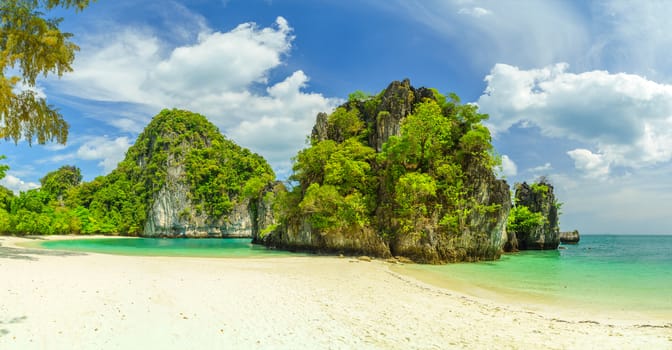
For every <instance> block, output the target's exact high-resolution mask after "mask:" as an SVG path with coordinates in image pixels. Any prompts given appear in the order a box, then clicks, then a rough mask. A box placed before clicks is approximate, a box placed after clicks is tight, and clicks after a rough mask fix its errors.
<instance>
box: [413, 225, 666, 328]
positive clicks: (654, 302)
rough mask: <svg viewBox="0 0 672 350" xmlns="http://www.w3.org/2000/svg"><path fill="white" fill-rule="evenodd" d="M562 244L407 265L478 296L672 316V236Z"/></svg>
mask: <svg viewBox="0 0 672 350" xmlns="http://www.w3.org/2000/svg"><path fill="white" fill-rule="evenodd" d="M561 248H564V249H559V250H557V251H526V252H520V253H516V254H508V255H504V256H503V257H502V259H501V260H499V261H494V262H482V263H471V264H453V265H444V266H423V265H409V266H407V267H405V269H407V270H409V271H410V272H411V273H413V272H416V273H420V274H421V275H422V276H423V277H424V278H421V279H425V280H427V281H429V282H438V284H442V282H443V283H444V285H445V286H447V287H450V285H451V284H452V285H453V286H457V287H458V289H460V290H462V291H465V292H466V293H470V292H471V293H472V294H477V295H479V296H485V297H496V298H504V299H506V298H513V299H526V300H538V301H540V302H541V303H544V304H554V305H556V306H562V305H567V306H579V307H595V308H600V309H610V310H619V311H625V312H642V313H644V314H647V313H650V314H655V315H657V316H661V317H668V316H669V317H668V319H671V320H672V236H612V235H604V236H602V235H599V236H598V235H595V236H582V237H581V242H580V243H579V244H577V245H561Z"/></svg>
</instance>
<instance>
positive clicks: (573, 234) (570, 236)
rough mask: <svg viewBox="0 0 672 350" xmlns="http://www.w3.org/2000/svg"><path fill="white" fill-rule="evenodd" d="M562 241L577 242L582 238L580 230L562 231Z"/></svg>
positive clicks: (566, 242) (567, 242)
mask: <svg viewBox="0 0 672 350" xmlns="http://www.w3.org/2000/svg"><path fill="white" fill-rule="evenodd" d="M559 237H560V242H561V243H565V244H576V243H579V241H580V240H581V236H580V235H579V231H578V230H574V231H569V232H560V235H559Z"/></svg>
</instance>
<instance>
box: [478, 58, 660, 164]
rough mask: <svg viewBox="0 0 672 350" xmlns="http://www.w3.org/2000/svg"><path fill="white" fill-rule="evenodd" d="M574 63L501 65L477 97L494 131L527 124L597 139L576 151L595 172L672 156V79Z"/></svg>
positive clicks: (577, 160) (560, 134)
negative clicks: (574, 67) (571, 66)
mask: <svg viewBox="0 0 672 350" xmlns="http://www.w3.org/2000/svg"><path fill="white" fill-rule="evenodd" d="M567 69H568V66H567V64H556V65H553V66H548V67H545V68H541V69H531V70H522V69H519V68H517V67H513V66H510V65H506V64H497V65H495V66H494V68H492V71H491V72H490V75H488V76H487V77H486V79H485V80H486V82H487V84H488V86H487V88H486V90H485V93H484V94H483V95H482V96H481V97H480V98H479V100H478V105H479V107H480V109H481V110H482V111H483V112H485V113H488V114H489V115H490V119H489V120H488V126H489V127H490V128H491V129H492V130H494V131H495V135H496V134H497V132H499V131H504V130H507V129H509V128H510V127H511V126H513V125H515V124H519V123H521V125H525V124H527V125H534V126H537V127H539V128H540V130H541V132H542V133H543V134H544V135H546V136H551V137H561V138H567V139H571V140H575V141H580V142H583V143H585V144H588V145H592V146H594V147H595V149H596V151H589V150H585V149H584V150H575V151H571V152H570V153H569V155H570V156H571V157H572V158H573V159H574V161H575V164H576V166H577V168H579V169H581V170H584V171H587V172H588V173H590V174H592V175H604V173H605V172H608V171H609V169H610V168H612V167H613V166H622V167H631V168H641V167H644V166H649V165H652V164H656V163H660V162H667V161H669V160H670V159H672V85H665V84H659V83H656V82H653V81H650V80H647V79H645V78H643V77H640V76H637V75H632V74H623V73H620V74H610V73H608V72H606V71H590V72H585V73H580V74H574V73H569V72H567Z"/></svg>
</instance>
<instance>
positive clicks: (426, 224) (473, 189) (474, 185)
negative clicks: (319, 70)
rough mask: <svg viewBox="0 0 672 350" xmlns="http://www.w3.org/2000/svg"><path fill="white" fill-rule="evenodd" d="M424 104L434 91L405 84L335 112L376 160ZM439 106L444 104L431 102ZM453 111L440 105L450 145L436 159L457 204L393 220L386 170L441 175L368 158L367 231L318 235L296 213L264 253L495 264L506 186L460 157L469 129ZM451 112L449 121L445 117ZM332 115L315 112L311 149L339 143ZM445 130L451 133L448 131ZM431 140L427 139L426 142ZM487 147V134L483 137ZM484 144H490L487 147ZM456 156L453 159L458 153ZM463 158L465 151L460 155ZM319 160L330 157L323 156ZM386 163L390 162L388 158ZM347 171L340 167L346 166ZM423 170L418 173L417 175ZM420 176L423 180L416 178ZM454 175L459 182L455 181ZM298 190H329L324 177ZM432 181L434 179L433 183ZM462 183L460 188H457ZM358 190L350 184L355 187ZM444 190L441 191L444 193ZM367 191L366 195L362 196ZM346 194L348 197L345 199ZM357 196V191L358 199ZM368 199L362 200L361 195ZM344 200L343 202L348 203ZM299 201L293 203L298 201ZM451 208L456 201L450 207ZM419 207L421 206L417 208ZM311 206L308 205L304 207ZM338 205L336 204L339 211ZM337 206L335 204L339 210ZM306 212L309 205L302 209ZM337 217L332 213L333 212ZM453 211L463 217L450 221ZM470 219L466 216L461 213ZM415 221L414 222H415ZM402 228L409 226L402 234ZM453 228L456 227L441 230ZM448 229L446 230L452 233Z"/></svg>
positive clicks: (472, 159)
mask: <svg viewBox="0 0 672 350" xmlns="http://www.w3.org/2000/svg"><path fill="white" fill-rule="evenodd" d="M427 99H429V100H436V99H437V94H436V93H435V91H433V90H431V89H427V88H417V89H416V88H414V87H412V86H411V84H410V82H409V81H408V80H404V81H401V82H399V81H395V82H392V83H391V84H390V85H389V86H388V87H387V88H386V89H385V90H384V91H382V92H381V93H380V94H379V95H377V96H372V97H370V98H369V99H365V100H351V101H349V102H348V103H346V104H344V105H343V106H341V107H340V108H342V109H343V110H347V111H352V110H356V111H357V115H358V116H359V119H360V121H361V122H363V123H364V125H365V126H364V128H365V130H367V132H366V134H364V135H365V136H366V138H365V139H363V141H362V139H361V138H359V139H358V140H359V141H358V142H361V143H362V144H363V146H367V147H370V148H372V149H373V150H375V152H376V153H378V154H380V153H381V152H382V151H383V149H384V147H383V145H385V144H386V142H388V140H390V138H391V137H392V136H400V135H401V134H402V124H403V122H404V120H405V119H406V118H407V117H408V116H409V115H410V114H412V113H414V110H415V108H416V106H417V105H418V104H420V103H422V102H424V101H426V100H427ZM437 103H439V104H441V103H445V101H444V102H437ZM451 106H452V107H451ZM459 108H460V107H459V106H456V105H454V104H446V106H445V107H443V110H440V111H439V112H440V113H443V114H444V115H445V118H447V119H450V120H451V121H450V123H453V124H452V125H453V126H452V128H453V129H451V131H450V132H449V133H450V134H451V135H452V136H448V137H453V138H454V140H448V141H446V143H447V144H451V145H452V148H451V149H446V148H445V147H444V148H443V150H442V151H441V152H448V153H450V152H453V153H455V155H453V154H452V153H450V154H448V153H446V155H445V157H444V158H445V159H453V161H454V162H455V164H453V165H451V166H454V167H456V168H457V169H458V170H455V171H456V173H455V174H459V176H460V180H459V181H464V186H463V187H462V188H461V189H460V190H459V191H460V193H463V194H461V195H460V196H463V197H461V198H460V199H459V200H458V199H448V198H447V197H446V196H448V195H447V194H445V193H441V194H440V195H437V196H438V199H437V198H435V200H434V202H432V203H431V206H430V207H429V208H426V209H425V210H420V211H418V213H420V214H417V213H416V214H409V215H416V217H415V218H411V219H410V220H409V217H408V216H407V217H403V218H401V217H399V215H398V213H399V210H400V209H399V208H398V207H397V204H395V193H394V191H395V181H398V179H392V180H385V178H386V176H391V175H389V174H390V171H391V170H390V169H391V168H390V167H391V166H403V167H404V168H405V170H403V171H404V172H417V173H421V172H422V173H423V174H426V175H427V176H430V177H431V176H434V177H437V179H438V177H439V175H437V173H438V172H441V171H445V168H442V169H444V170H440V169H439V170H436V169H429V168H428V167H430V166H432V165H431V164H406V163H404V164H397V165H390V164H389V162H388V163H385V161H380V160H376V158H375V157H374V158H373V159H371V160H369V161H368V162H369V165H370V168H371V169H372V170H371V171H372V174H370V175H369V178H370V179H373V180H371V181H374V180H375V181H379V183H378V184H377V185H372V186H373V187H371V188H372V189H373V190H372V191H373V192H374V193H373V194H368V195H369V196H374V197H375V198H374V199H373V202H374V206H375V208H373V209H371V210H372V211H371V212H372V214H371V216H370V220H369V221H368V224H365V225H364V226H361V225H360V226H347V227H346V226H341V227H340V228H337V229H334V228H329V229H317V228H316V227H314V226H313V225H312V224H311V220H309V216H310V215H311V214H310V213H309V212H306V211H305V210H304V213H303V214H297V213H296V212H294V213H290V214H289V215H288V217H286V218H285V219H286V220H285V222H284V224H283V225H281V226H279V227H278V229H277V230H275V231H274V232H272V233H271V234H269V235H267V236H266V237H265V238H264V239H263V242H264V243H265V244H267V245H269V246H274V247H279V248H285V249H297V250H311V251H322V252H336V253H350V254H366V255H373V256H379V257H388V256H391V255H394V256H404V257H407V258H411V259H413V260H415V261H418V262H425V263H445V262H454V261H473V260H481V259H496V258H498V257H499V256H500V254H501V252H502V246H503V244H504V242H505V241H506V233H505V224H506V218H507V216H508V213H509V210H510V207H511V204H510V194H509V186H508V185H507V184H506V182H505V181H503V180H497V179H496V178H495V176H494V174H493V171H492V168H491V167H490V166H488V165H486V164H485V163H484V162H483V161H481V160H482V159H481V156H477V155H473V156H472V155H462V153H460V152H463V151H462V150H459V149H458V148H460V147H462V145H463V143H464V142H466V141H463V140H461V139H460V137H462V136H463V134H461V133H467V132H468V131H469V130H470V129H471V126H470V124H468V122H466V121H465V120H463V119H460V118H461V117H458V116H456V115H457V114H459V113H458V112H455V111H456V110H457V109H459ZM451 113H452V114H451ZM330 118H332V116H331V115H328V114H325V113H320V114H318V115H317V118H316V123H315V126H314V128H313V131H312V142H313V146H314V147H315V146H316V145H318V144H319V143H321V142H324V141H335V142H336V143H342V142H344V137H343V134H344V133H343V132H342V130H339V129H338V128H337V127H336V126H335V125H334V124H331V123H337V122H338V121H333V122H331V119H330ZM447 127H450V126H447ZM430 137H432V136H431V135H430ZM487 139H488V140H489V133H488V134H487ZM488 145H489V141H488ZM458 153H459V154H460V155H459V156H458V155H457V154H458ZM464 153H465V154H466V152H464ZM326 157H329V155H327V156H326ZM388 157H392V156H388ZM346 166H347V165H346ZM423 167H424V168H428V169H424V168H423ZM423 176H424V175H423ZM455 176H458V175H455ZM307 181H308V182H307V183H301V184H300V186H299V187H300V189H297V190H296V191H295V194H296V195H297V196H299V197H302V198H303V197H304V196H306V191H307V190H308V188H309V187H311V186H310V185H311V184H313V185H319V186H322V187H326V186H327V185H329V184H328V183H327V182H328V181H327V180H325V179H324V175H318V176H315V177H314V178H312V179H310V180H307ZM432 181H433V180H432ZM437 181H439V182H438V184H437V186H438V187H439V188H444V187H450V186H452V184H447V183H446V182H442V181H448V180H447V179H446V178H442V179H438V180H437ZM460 183H461V182H460ZM355 186H357V185H355ZM448 191H449V190H444V192H446V193H447V192H448ZM341 192H343V193H346V197H345V198H346V199H345V200H346V201H347V198H353V197H352V196H353V193H354V192H352V191H349V190H347V189H345V190H343V189H341ZM365 192H366V191H365ZM348 193H349V194H348ZM358 193H359V192H358ZM365 195H367V194H365ZM348 196H349V197H348ZM299 200H300V199H299ZM455 201H461V202H460V203H462V204H459V205H462V207H460V208H457V207H455V205H456V204H455V203H453V202H455ZM419 204H422V203H419ZM292 205H293V206H296V207H299V208H303V207H304V205H306V203H303V202H302V204H299V203H298V202H296V203H293V204H292ZM311 205H314V203H312V202H311ZM339 205H340V204H339ZM339 205H335V206H334V208H335V207H338V206H339ZM306 207H308V205H306ZM334 210H336V209H334ZM457 212H460V213H462V214H457ZM464 213H469V214H464ZM418 215H419V216H418ZM450 216H455V217H458V216H459V218H457V219H455V220H454V221H455V223H454V224H446V223H444V221H450V220H448V219H446V217H450ZM409 225H410V226H412V227H411V228H409ZM450 225H453V226H455V227H459V228H448V226H450ZM451 227H452V226H451Z"/></svg>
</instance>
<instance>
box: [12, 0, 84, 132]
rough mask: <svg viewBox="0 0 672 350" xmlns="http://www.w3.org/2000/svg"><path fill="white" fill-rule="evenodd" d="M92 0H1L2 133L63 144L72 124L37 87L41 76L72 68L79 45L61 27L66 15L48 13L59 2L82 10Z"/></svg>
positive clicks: (59, 4) (61, 72) (58, 5)
mask: <svg viewBox="0 0 672 350" xmlns="http://www.w3.org/2000/svg"><path fill="white" fill-rule="evenodd" d="M89 2H90V0H2V1H1V2H0V124H1V125H2V127H0V137H2V138H4V139H5V140H9V139H11V140H13V141H14V142H15V143H17V142H18V141H19V140H21V139H25V140H26V141H28V143H32V142H33V140H37V142H38V143H40V144H43V143H45V142H47V141H53V140H56V141H57V142H59V143H62V144H64V143H65V142H66V141H67V138H68V124H67V123H66V122H65V120H63V116H62V115H61V114H60V113H59V112H58V110H56V108H54V107H53V106H50V105H48V104H47V102H46V99H45V98H44V97H43V96H41V95H40V94H39V93H38V92H37V90H36V80H37V78H38V77H39V76H45V77H46V76H47V75H49V74H54V73H55V74H56V75H58V76H59V77H60V76H62V75H63V73H66V72H70V71H72V62H73V60H74V58H75V51H77V50H78V49H79V48H78V47H77V45H75V44H74V43H73V42H72V41H71V40H70V39H71V38H72V34H70V33H65V32H61V30H60V29H59V25H60V24H61V21H62V18H46V17H45V14H44V12H42V11H49V10H52V9H53V8H55V7H62V8H66V9H68V8H75V9H76V10H82V9H84V8H85V7H86V6H88V4H89Z"/></svg>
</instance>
